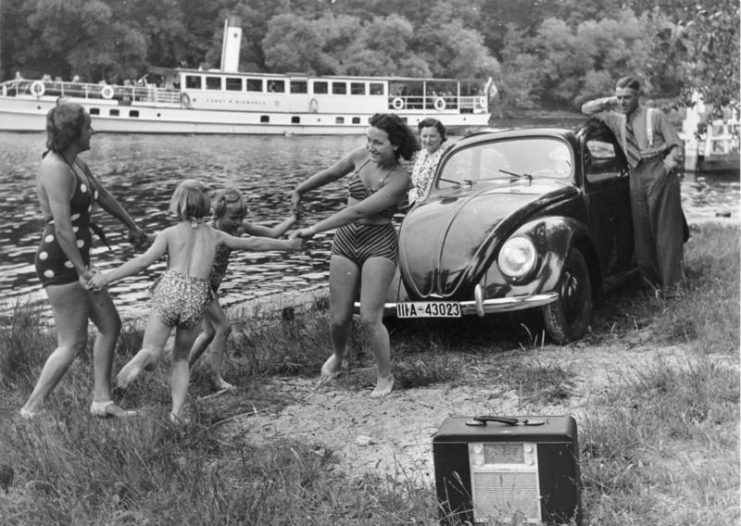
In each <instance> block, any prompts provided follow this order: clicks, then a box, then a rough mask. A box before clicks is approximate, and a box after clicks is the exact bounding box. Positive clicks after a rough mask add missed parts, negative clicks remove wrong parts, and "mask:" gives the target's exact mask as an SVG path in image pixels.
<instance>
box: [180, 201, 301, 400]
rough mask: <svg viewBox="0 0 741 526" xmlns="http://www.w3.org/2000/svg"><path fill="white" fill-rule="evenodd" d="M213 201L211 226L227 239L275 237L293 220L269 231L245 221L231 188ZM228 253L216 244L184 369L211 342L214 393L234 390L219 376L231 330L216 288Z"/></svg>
mask: <svg viewBox="0 0 741 526" xmlns="http://www.w3.org/2000/svg"><path fill="white" fill-rule="evenodd" d="M215 201H216V202H215V204H214V207H213V218H212V223H211V226H212V227H213V228H215V229H217V230H221V231H222V232H226V233H227V234H229V235H231V236H237V237H239V236H241V235H243V234H249V235H251V236H262V237H269V238H276V237H280V236H282V235H283V234H285V233H286V232H287V231H288V229H289V228H291V227H292V226H293V225H294V224H295V223H296V221H297V217H296V214H295V213H293V214H291V215H290V216H289V217H288V218H286V219H285V220H283V221H282V222H281V223H280V224H278V225H276V226H274V227H272V228H270V227H266V226H262V225H256V224H254V223H250V222H249V221H245V217H246V216H247V203H245V201H244V197H243V196H242V193H241V192H240V191H239V189H237V188H234V187H228V188H225V189H224V190H222V191H221V192H219V193H218V194H217V195H216V200H215ZM231 252H232V249H231V248H229V247H228V246H227V245H219V246H218V247H217V249H216V255H215V257H214V265H213V268H212V269H211V274H210V275H209V283H210V285H211V290H212V292H213V295H214V298H213V299H212V300H211V302H210V303H209V304H208V306H207V307H206V311H205V318H204V320H203V323H202V324H201V332H200V333H199V334H198V336H197V337H196V340H195V342H194V343H193V347H192V348H191V350H190V356H189V358H188V366H189V367H190V368H192V367H193V366H194V365H195V363H196V361H197V360H198V358H199V357H200V356H201V354H203V352H204V351H205V350H206V349H207V348H208V346H209V344H210V343H211V342H212V341H213V342H214V345H213V350H212V352H211V374H210V380H211V385H212V386H213V387H214V389H216V390H221V389H234V386H233V385H232V384H230V383H229V382H227V381H226V380H224V378H223V376H222V374H221V364H222V362H223V360H224V351H225V350H226V340H227V338H228V337H229V334H230V333H231V331H232V327H231V324H230V323H229V320H228V319H227V317H226V313H225V312H224V310H223V309H222V307H221V305H219V295H218V290H219V286H220V285H221V281H222V280H223V279H224V276H225V275H226V270H227V267H228V266H229V255H230V254H231Z"/></svg>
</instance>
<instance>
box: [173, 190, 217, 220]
mask: <svg viewBox="0 0 741 526" xmlns="http://www.w3.org/2000/svg"><path fill="white" fill-rule="evenodd" d="M210 209H211V198H210V197H209V196H208V188H207V187H206V185H205V184H203V183H202V182H200V181H197V180H195V179H185V180H184V181H182V182H181V183H180V184H178V186H177V188H175V191H174V192H173V193H172V198H171V199H170V209H169V210H170V213H171V214H173V215H175V216H176V217H177V218H178V219H180V220H181V221H190V222H198V221H199V220H201V219H203V218H204V217H206V215H208V212H209V210H210Z"/></svg>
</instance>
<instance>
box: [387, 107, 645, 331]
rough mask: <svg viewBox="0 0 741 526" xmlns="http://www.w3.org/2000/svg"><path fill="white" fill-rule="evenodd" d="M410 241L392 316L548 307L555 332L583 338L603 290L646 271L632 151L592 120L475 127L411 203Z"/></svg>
mask: <svg viewBox="0 0 741 526" xmlns="http://www.w3.org/2000/svg"><path fill="white" fill-rule="evenodd" d="M399 250H400V259H399V273H398V276H397V279H395V280H394V283H393V284H392V287H391V289H390V290H389V296H388V300H387V303H386V306H385V307H386V309H385V313H386V314H387V315H393V316H397V317H400V318H435V317H459V316H463V315H477V316H484V315H485V314H488V313H501V312H509V311H516V310H521V309H529V308H533V307H537V308H540V309H542V312H543V318H544V322H545V327H546V330H547V332H548V335H549V336H550V338H551V339H552V340H553V341H555V342H557V343H561V344H563V343H567V342H569V341H573V340H577V339H579V338H582V337H583V336H584V334H585V333H586V331H587V328H588V325H589V323H590V320H591V316H592V305H593V297H594V296H596V295H598V294H599V293H601V292H603V291H605V290H606V289H608V288H609V287H611V286H613V285H615V284H618V283H619V282H622V281H624V280H625V279H627V278H628V277H630V276H631V275H633V274H635V272H636V269H635V263H634V257H633V226H632V222H631V212H630V200H629V190H628V165H627V162H626V160H625V157H624V155H623V153H622V150H621V149H620V148H619V146H618V143H617V141H616V140H615V137H614V136H613V135H612V133H611V132H610V130H609V129H607V128H606V127H605V126H604V125H603V124H601V123H599V122H597V121H593V120H590V121H588V122H586V123H584V124H583V125H580V126H579V127H577V128H576V129H574V130H567V129H550V128H548V129H546V128H533V129H519V130H506V131H487V132H481V133H477V134H474V135H471V136H468V137H466V138H464V139H462V140H460V142H458V143H457V144H456V145H455V146H453V147H452V148H451V149H450V150H449V151H448V153H446V154H445V156H444V157H443V158H442V159H441V161H440V165H439V166H438V169H437V172H436V174H435V177H434V179H433V182H432V184H431V185H430V187H429V189H428V191H427V193H426V195H425V196H423V197H422V199H421V200H420V201H419V202H418V203H417V204H416V205H415V206H414V207H413V208H412V209H411V210H410V211H409V212H408V213H407V215H406V217H405V218H404V220H403V222H402V224H401V228H400V230H399Z"/></svg>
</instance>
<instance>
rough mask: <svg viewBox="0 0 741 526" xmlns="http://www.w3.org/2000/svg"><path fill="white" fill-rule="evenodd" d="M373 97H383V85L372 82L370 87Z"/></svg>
mask: <svg viewBox="0 0 741 526" xmlns="http://www.w3.org/2000/svg"><path fill="white" fill-rule="evenodd" d="M369 87H370V94H371V95H383V94H384V93H383V84H382V83H381V82H371V83H370V85H369Z"/></svg>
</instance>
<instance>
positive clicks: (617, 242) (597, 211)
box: [582, 125, 633, 280]
mask: <svg viewBox="0 0 741 526" xmlns="http://www.w3.org/2000/svg"><path fill="white" fill-rule="evenodd" d="M582 141H583V142H582V148H583V156H584V159H583V161H584V189H585V196H586V200H587V204H588V208H589V216H590V220H591V229H592V238H593V240H594V242H595V245H596V248H597V252H598V254H599V259H600V266H601V268H602V274H603V277H604V278H605V279H608V280H609V278H610V277H611V276H615V275H616V274H619V273H622V272H624V271H627V270H629V269H630V268H631V267H632V266H633V222H632V217H631V209H630V188H629V182H628V181H629V177H628V176H629V172H628V166H627V163H626V161H625V156H624V155H623V153H622V151H621V150H620V147H619V146H618V143H617V141H616V140H615V137H614V135H613V134H612V132H610V130H609V129H608V128H607V127H606V126H604V125H600V126H595V127H592V128H590V129H589V131H588V132H587V133H586V134H585V135H583V136H582Z"/></svg>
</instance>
